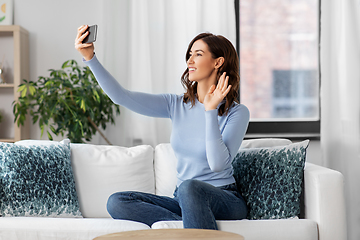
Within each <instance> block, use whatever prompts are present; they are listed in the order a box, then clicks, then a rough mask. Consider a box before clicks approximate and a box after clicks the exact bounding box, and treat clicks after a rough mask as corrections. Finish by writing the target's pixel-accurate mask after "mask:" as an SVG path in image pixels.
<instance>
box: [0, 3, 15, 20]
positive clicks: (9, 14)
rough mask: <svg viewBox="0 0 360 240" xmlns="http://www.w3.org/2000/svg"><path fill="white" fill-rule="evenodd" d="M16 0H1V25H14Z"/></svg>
mask: <svg viewBox="0 0 360 240" xmlns="http://www.w3.org/2000/svg"><path fill="white" fill-rule="evenodd" d="M13 22H14V1H13V0H0V25H13Z"/></svg>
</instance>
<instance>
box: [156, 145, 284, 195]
mask: <svg viewBox="0 0 360 240" xmlns="http://www.w3.org/2000/svg"><path fill="white" fill-rule="evenodd" d="M288 144H291V141H290V140H289V139H284V138H261V139H251V140H244V141H243V142H242V144H241V146H240V149H243V148H261V147H275V146H285V145H288ZM176 164H177V159H176V157H175V154H174V151H173V149H172V147H171V145H170V143H164V144H159V145H157V146H156V148H155V156H154V168H155V192H156V195H161V196H168V197H172V196H173V193H174V190H175V188H176V183H177V177H176V174H177V172H176Z"/></svg>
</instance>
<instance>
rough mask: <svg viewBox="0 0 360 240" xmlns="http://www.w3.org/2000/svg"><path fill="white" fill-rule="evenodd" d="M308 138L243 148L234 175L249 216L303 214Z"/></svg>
mask: <svg viewBox="0 0 360 240" xmlns="http://www.w3.org/2000/svg"><path fill="white" fill-rule="evenodd" d="M308 145H309V140H305V141H303V142H300V143H293V144H290V145H286V146H281V147H271V148H250V149H240V150H239V151H238V154H237V155H236V157H235V158H234V160H233V163H232V164H233V168H234V177H235V180H236V183H237V185H238V188H239V190H240V191H241V193H242V195H243V197H244V199H245V201H246V202H247V205H248V218H249V219H281V218H292V217H297V216H299V214H300V195H301V192H302V181H303V172H304V166H305V157H306V149H307V147H308Z"/></svg>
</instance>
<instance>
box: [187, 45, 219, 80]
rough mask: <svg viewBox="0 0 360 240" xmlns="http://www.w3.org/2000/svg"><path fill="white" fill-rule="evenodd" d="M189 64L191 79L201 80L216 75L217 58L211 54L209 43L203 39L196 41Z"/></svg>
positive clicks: (191, 50)
mask: <svg viewBox="0 0 360 240" xmlns="http://www.w3.org/2000/svg"><path fill="white" fill-rule="evenodd" d="M189 55H190V57H189V59H188V60H187V66H188V69H189V80H190V81H196V82H200V81H202V80H208V79H209V78H210V77H212V76H214V77H216V71H215V65H216V59H214V58H213V57H212V55H211V52H210V51H209V49H208V45H207V44H206V43H205V42H204V41H203V40H201V39H199V40H197V41H196V42H194V44H193V45H192V47H191V49H190V52H189Z"/></svg>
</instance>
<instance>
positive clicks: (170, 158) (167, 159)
mask: <svg viewBox="0 0 360 240" xmlns="http://www.w3.org/2000/svg"><path fill="white" fill-rule="evenodd" d="M154 161H155V162H154V168H155V181H156V184H155V189H156V195H160V196H167V197H173V193H174V190H175V188H176V183H177V172H176V164H177V159H176V157H175V154H174V150H173V149H172V147H171V145H170V144H169V143H163V144H159V145H157V146H156V147H155V156H154Z"/></svg>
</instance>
